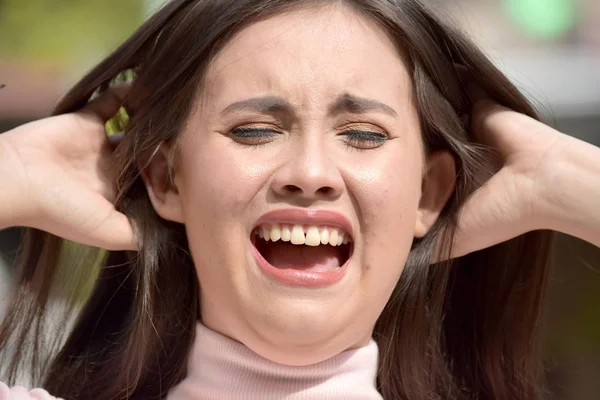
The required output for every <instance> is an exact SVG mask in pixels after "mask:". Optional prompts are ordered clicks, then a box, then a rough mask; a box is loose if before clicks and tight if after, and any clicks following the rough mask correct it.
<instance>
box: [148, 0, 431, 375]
mask: <svg viewBox="0 0 600 400" xmlns="http://www.w3.org/2000/svg"><path fill="white" fill-rule="evenodd" d="M423 152H424V150H423V145H422V141H421V135H420V130H419V123H418V115H417V112H416V110H415V107H414V104H413V101H412V92H411V80H410V78H409V75H408V71H407V69H406V67H405V65H404V63H403V60H402V58H401V57H400V56H399V54H398V51H397V49H396V48H395V46H394V44H393V42H392V41H391V40H390V39H389V38H388V36H387V35H386V34H385V33H384V32H383V31H382V30H380V29H379V28H378V26H377V25H376V24H374V23H373V22H371V21H369V20H368V19H365V18H363V17H361V16H359V15H358V14H356V13H354V12H353V11H351V10H349V9H348V8H346V7H342V6H329V7H319V8H313V9H307V10H301V11H296V12H292V13H288V14H285V15H280V16H277V17H273V18H271V19H268V20H265V21H262V22H258V23H255V24H253V25H251V26H249V27H248V28H246V29H244V30H243V31H242V32H240V33H239V34H238V35H237V36H236V37H235V38H234V39H233V40H231V41H230V42H229V43H228V45H227V46H226V47H225V48H224V50H222V51H221V52H220V53H219V54H218V55H217V56H216V58H215V59H214V60H213V62H212V64H211V66H210V69H209V72H208V75H207V77H206V83H205V85H204V86H203V92H202V95H201V96H199V98H198V101H197V102H196V106H195V107H194V109H193V112H192V115H191V117H190V118H189V121H188V124H187V126H186V128H185V131H184V132H183V133H182V137H181V147H180V150H179V152H178V158H177V161H176V165H175V167H174V168H175V169H174V182H175V187H176V190H175V189H173V190H170V189H168V190H169V192H168V193H162V194H158V195H157V194H154V195H151V197H152V198H153V202H154V204H155V208H156V209H157V211H158V212H159V214H160V215H162V216H163V217H165V218H167V219H171V220H175V221H179V222H182V223H184V224H185V227H186V229H187V233H188V236H189V244H190V249H191V252H192V256H193V259H194V262H195V265H196V268H197V271H198V277H199V279H200V288H201V312H202V320H203V323H204V324H205V325H206V326H208V327H209V328H211V329H213V330H215V331H218V332H220V333H222V334H224V335H226V336H228V337H230V338H233V339H235V340H237V341H239V342H242V343H243V344H245V345H246V346H248V347H249V348H251V349H252V350H254V351H255V352H256V353H258V354H260V355H262V356H263V357H265V358H268V359H271V360H273V361H276V362H280V363H284V364H295V365H302V364H309V363H315V362H319V361H322V360H324V359H327V358H329V357H331V356H333V355H335V354H337V353H339V352H341V351H344V350H346V349H349V348H354V347H359V346H362V345H364V344H366V343H367V342H368V341H369V339H370V337H371V334H372V330H373V326H374V324H375V321H376V320H377V318H378V316H379V315H380V313H381V311H382V309H383V307H384V305H385V304H386V302H387V301H388V299H389V297H390V295H391V293H392V290H393V289H394V287H395V285H396V282H397V281H398V279H399V277H400V273H401V272H402V269H403V266H404V263H405V261H406V258H407V255H408V253H409V250H410V247H411V243H412V241H413V238H414V237H415V236H422V235H424V234H425V232H426V230H427V229H428V228H429V226H430V225H431V223H432V219H435V218H432V217H431V215H430V214H431V212H429V211H426V210H424V209H423V208H422V207H421V206H420V202H422V187H421V186H422V179H423V171H424V170H425V159H424V156H423ZM154 191H155V192H157V189H156V188H155V189H154ZM428 213H429V214H428ZM336 236H337V238H336ZM265 237H267V238H269V240H268V241H267V240H265ZM342 237H345V238H346V240H344V239H343V238H342ZM340 242H341V245H338V243H340ZM345 242H347V243H346V244H344V243H345ZM303 243H304V244H303ZM173 273H176V271H174V272H173Z"/></svg>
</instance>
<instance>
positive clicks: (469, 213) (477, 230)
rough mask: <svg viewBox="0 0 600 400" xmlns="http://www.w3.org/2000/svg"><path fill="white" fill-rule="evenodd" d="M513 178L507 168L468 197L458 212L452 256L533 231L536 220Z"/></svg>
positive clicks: (464, 253)
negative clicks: (512, 186) (516, 191)
mask: <svg viewBox="0 0 600 400" xmlns="http://www.w3.org/2000/svg"><path fill="white" fill-rule="evenodd" d="M512 179H513V178H512V177H511V176H510V174H509V173H508V172H507V171H506V170H502V171H500V172H498V173H497V174H496V175H494V177H492V178H491V179H490V180H489V181H488V182H486V183H485V184H484V185H483V186H481V187H480V188H479V189H477V190H476V191H475V192H474V193H473V194H472V195H471V196H470V197H469V198H468V199H467V200H466V202H465V203H464V205H463V206H462V207H461V209H460V211H459V214H458V224H457V230H456V234H455V236H454V238H453V248H452V255H451V258H455V257H461V256H464V255H467V254H469V253H472V252H474V251H478V250H482V249H485V248H488V247H491V246H494V245H496V244H499V243H502V242H506V241H508V240H510V239H513V238H515V237H517V236H519V235H522V234H524V233H526V232H529V231H531V230H533V227H534V225H533V222H532V220H531V219H530V218H528V217H527V214H526V212H525V211H524V208H523V207H522V206H521V205H520V204H518V203H516V202H515V201H518V199H517V200H515V195H514V193H511V190H510V189H508V186H507V185H509V183H508V182H509V181H512ZM438 257H439V256H438Z"/></svg>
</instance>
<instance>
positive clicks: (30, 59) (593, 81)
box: [0, 0, 600, 400]
mask: <svg viewBox="0 0 600 400" xmlns="http://www.w3.org/2000/svg"><path fill="white" fill-rule="evenodd" d="M424 1H425V2H427V3H429V4H430V5H431V6H432V7H434V8H436V9H438V10H439V12H440V13H441V14H442V15H444V16H445V17H446V18H449V19H451V20H453V21H454V22H455V24H457V25H458V26H460V27H461V28H462V29H463V30H464V31H466V32H468V33H469V34H470V36H471V37H472V38H473V39H474V40H475V41H476V42H477V43H479V44H480V45H481V46H482V47H483V48H484V50H485V51H486V53H487V54H488V55H489V56H490V57H491V58H492V59H493V60H494V61H495V62H496V64H497V65H498V66H499V67H500V69H502V70H503V71H504V72H505V73H506V74H507V75H508V76H509V77H510V78H511V79H512V80H513V81H514V82H515V83H516V84H517V86H518V87H519V88H521V89H522V90H523V91H524V92H525V93H526V94H527V95H528V96H529V97H530V98H531V99H532V100H533V102H534V103H535V104H536V105H537V107H538V109H539V111H540V112H541V113H542V115H543V118H544V120H545V122H547V123H548V124H550V125H552V126H554V127H556V128H557V129H559V130H561V131H562V132H565V133H567V134H569V135H572V136H575V137H578V138H580V139H583V140H586V141H588V142H590V143H593V144H595V145H597V146H600V0H424ZM163 2H164V0H86V1H81V0H0V87H2V85H5V86H4V87H3V88H2V89H0V132H4V131H7V130H9V129H11V128H12V127H14V126H17V125H19V124H22V123H24V122H27V121H30V120H32V119H37V118H41V117H44V116H47V115H48V114H49V112H50V110H51V109H52V107H53V105H54V104H55V103H56V101H57V100H58V99H59V98H60V96H61V95H62V94H63V93H65V91H66V90H67V89H68V88H69V87H70V86H71V85H72V84H73V83H75V82H76V80H77V79H78V78H79V77H81V76H82V74H83V73H85V72H86V71H87V70H88V69H89V68H90V67H92V66H93V65H95V63H97V62H98V61H99V60H101V59H102V57H103V56H104V55H106V54H107V52H109V51H110V50H112V49H114V48H115V46H117V45H118V44H119V43H120V42H121V41H123V40H124V39H126V38H127V37H128V35H129V34H131V33H132V32H133V31H134V30H135V29H136V28H137V27H138V26H139V25H140V24H141V23H142V22H143V21H144V20H145V19H146V18H147V16H148V15H150V14H151V13H152V12H153V11H154V10H155V9H156V8H157V7H160V5H161V4H162V3H163ZM599 206H600V204H599ZM20 234H21V231H20V230H19V229H7V230H4V231H0V318H1V315H2V303H3V302H2V299H3V298H6V297H7V295H8V293H9V291H10V278H11V265H12V264H13V262H14V256H15V252H16V249H17V247H18V244H19V240H20ZM554 252H555V254H556V260H555V265H554V269H553V271H552V278H551V287H550V293H549V307H548V312H547V324H546V342H545V350H546V355H547V357H546V359H547V365H548V377H549V382H550V386H551V389H552V396H551V398H552V399H560V400H563V399H564V400H587V399H590V400H592V399H593V400H597V399H598V398H600V395H599V393H600V249H597V248H595V247H593V246H591V245H589V244H587V243H584V242H582V241H580V240H576V239H574V238H571V237H567V236H564V235H562V236H560V237H559V240H558V241H557V243H556V246H555V249H554Z"/></svg>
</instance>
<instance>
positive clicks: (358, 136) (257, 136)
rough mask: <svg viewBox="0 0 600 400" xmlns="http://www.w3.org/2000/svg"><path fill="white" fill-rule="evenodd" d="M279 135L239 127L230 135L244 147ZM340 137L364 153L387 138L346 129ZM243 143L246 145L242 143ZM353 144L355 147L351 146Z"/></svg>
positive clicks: (274, 131) (260, 129)
mask: <svg viewBox="0 0 600 400" xmlns="http://www.w3.org/2000/svg"><path fill="white" fill-rule="evenodd" d="M279 134H281V133H280V132H278V131H277V130H275V129H272V128H247V127H240V128H235V129H233V130H231V135H232V136H233V137H234V138H236V139H240V140H241V141H236V143H238V144H240V145H242V146H245V147H260V146H264V145H266V144H268V143H269V142H268V141H265V142H262V143H249V142H252V141H257V142H258V141H261V139H262V141H264V140H265V139H266V138H270V137H274V136H276V135H279ZM339 135H340V136H345V137H346V140H345V143H346V144H347V145H348V147H350V148H352V149H354V150H358V151H365V150H371V149H374V148H377V147H379V146H381V145H382V144H383V143H384V142H385V141H386V140H388V136H387V135H385V134H383V133H380V132H374V131H364V130H360V129H347V130H345V131H343V132H341V133H340V134H339ZM242 141H245V142H246V143H244V142H242ZM352 143H354V144H355V145H352ZM365 144H366V145H367V146H368V147H365V148H361V147H357V146H356V145H365Z"/></svg>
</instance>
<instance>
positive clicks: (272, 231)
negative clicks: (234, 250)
mask: <svg viewBox="0 0 600 400" xmlns="http://www.w3.org/2000/svg"><path fill="white" fill-rule="evenodd" d="M251 240H252V244H253V245H254V246H255V247H256V249H257V250H258V252H259V253H260V254H261V255H262V257H263V258H264V259H265V260H266V261H267V262H268V263H269V264H271V265H272V266H273V267H275V268H277V269H282V270H283V269H293V270H298V271H308V272H317V273H318V272H321V273H323V272H334V271H336V270H338V269H340V268H341V267H342V266H344V264H346V262H347V261H348V260H349V259H350V257H351V256H352V250H353V245H352V238H351V237H350V235H349V234H348V233H347V232H345V231H344V230H343V229H341V228H337V227H332V226H311V225H290V224H263V225H260V226H258V227H257V228H255V229H254V231H253V232H252V235H251Z"/></svg>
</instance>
